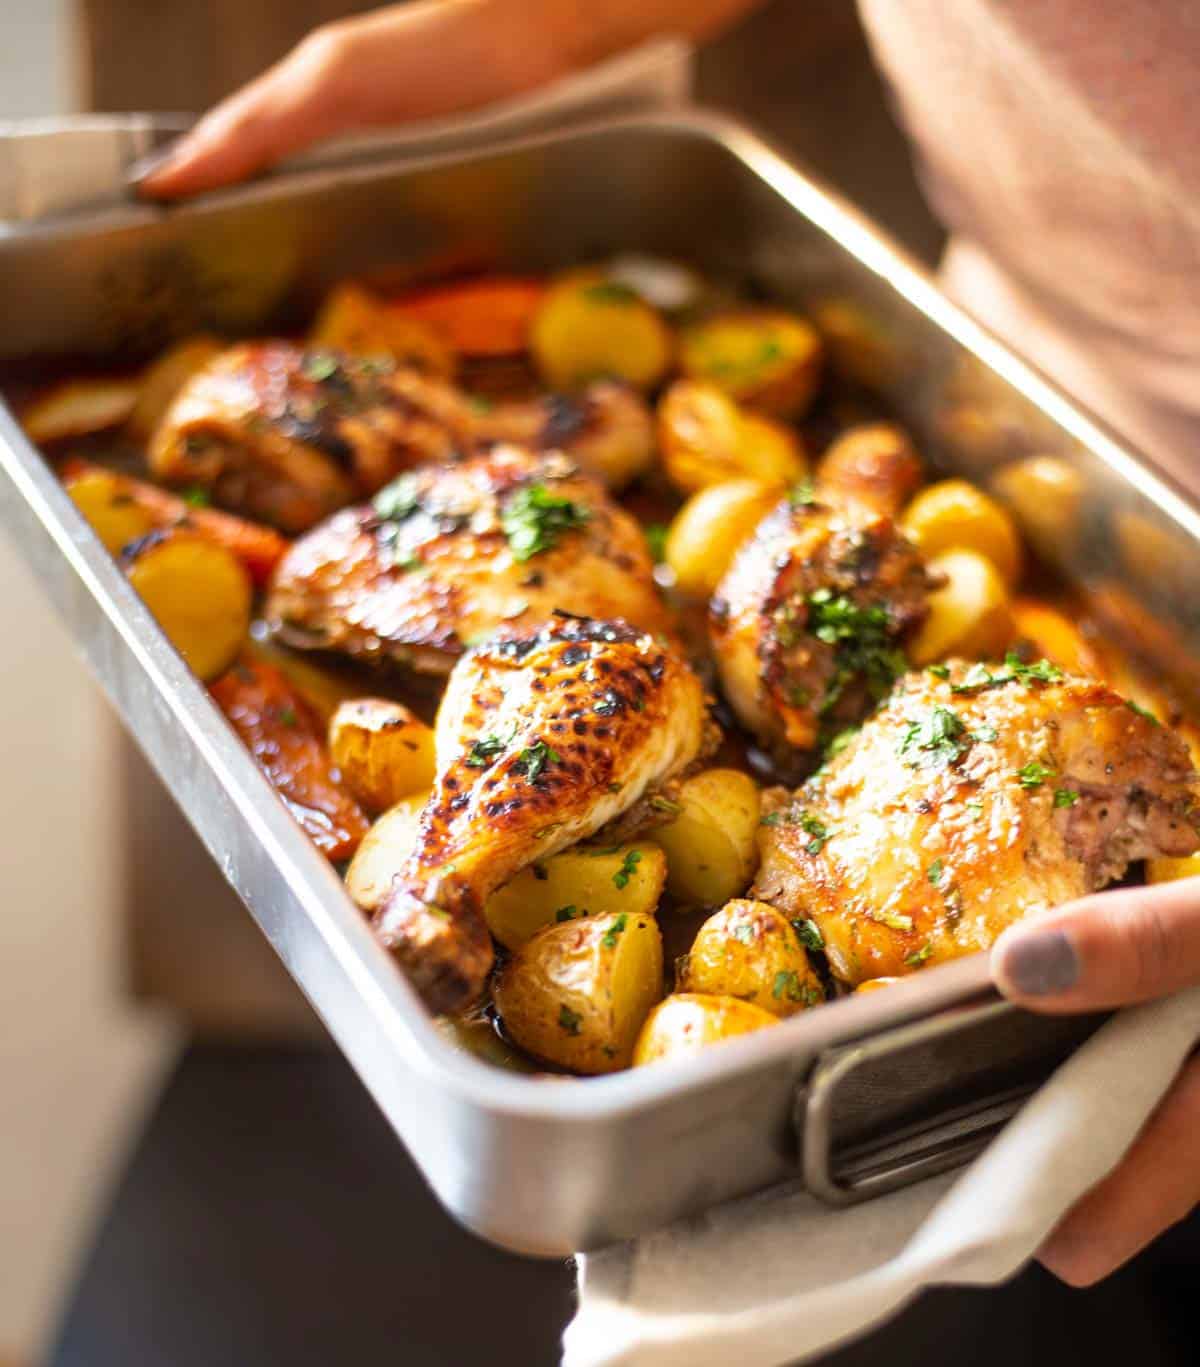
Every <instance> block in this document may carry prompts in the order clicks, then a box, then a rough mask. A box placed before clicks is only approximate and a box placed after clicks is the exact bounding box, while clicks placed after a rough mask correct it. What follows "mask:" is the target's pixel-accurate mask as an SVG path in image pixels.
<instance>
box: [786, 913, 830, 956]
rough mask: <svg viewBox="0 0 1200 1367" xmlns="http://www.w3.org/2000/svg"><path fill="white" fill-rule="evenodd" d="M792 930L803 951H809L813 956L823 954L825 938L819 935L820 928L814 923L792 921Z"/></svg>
mask: <svg viewBox="0 0 1200 1367" xmlns="http://www.w3.org/2000/svg"><path fill="white" fill-rule="evenodd" d="M792 929H793V930H794V931H795V932H796V938H797V939H798V940H799V941H800V943H801V944H802V945H803V946H804V948H805V949H808V950H811V951H812V952H813V953H814V954H823V953H824V952H825V937H824V936H823V935H822V934H821V927H820V926H819V925H817V923H816V921H810V920H803V921H793V922H792Z"/></svg>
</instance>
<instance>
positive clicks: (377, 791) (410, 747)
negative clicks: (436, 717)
mask: <svg viewBox="0 0 1200 1367" xmlns="http://www.w3.org/2000/svg"><path fill="white" fill-rule="evenodd" d="M329 753H330V754H331V755H332V756H333V762H334V764H336V765H337V767H338V769H339V770H340V771H341V775H342V781H343V782H344V783H345V785H346V787H347V788H349V789H350V791H351V792H352V793H353V794H354V796H355V797H356V798H357V799H358V801H359V802H361V803H362V805H363V806H364V807H365V808H366V809H367V811H368V812H382V811H384V810H385V809H386V808H388V807H394V806H395V805H396V803H397V802H399V801H400V799H401V798H402V797H408V796H409V794H410V793H417V792H422V793H423V792H426V791H428V789H429V788H431V787H432V786H433V777H434V771H435V769H436V764H435V761H434V753H433V731H432V729H431V728H430V727H428V726H426V725H425V723H424V722H423V721H422V720H421V719H420V718H419V717H415V716H413V714H412V713H411V712H410V711H409V710H408V708H407V707H405V706H404V705H403V704H402V703H398V702H389V701H388V700H387V699H385V698H355V699H354V700H353V701H351V702H344V703H342V705H341V706H340V707H339V708H338V710H337V711H336V712H335V713H334V714H333V719H332V720H331V721H330V723H329Z"/></svg>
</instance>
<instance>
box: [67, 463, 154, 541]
mask: <svg viewBox="0 0 1200 1367" xmlns="http://www.w3.org/2000/svg"><path fill="white" fill-rule="evenodd" d="M63 486H64V488H65V489H66V491H67V493H68V494H70V496H71V501H72V502H73V503H74V504H75V506H76V507H77V508H78V509H79V511H80V512H81V513H82V514H83V515H84V517H86V518H87V520H88V522H89V523H90V524H91V528H92V531H94V532H95V533H96V535H97V536H98V537H99V538H100V540H101V541H102V542H103V543H104V548H105V550H107V551H108V552H109V553H110V554H111V555H116V554H117V553H118V552H119V551H121V550H122V549H123V548H124V547H125V546H128V545H129V543H130V542H131V541H137V540H139V538H141V537H143V536H145V535H146V534H147V533H148V532H152V531H153V530H154V528H155V527H156V526H158V522H157V521H156V519H154V518H153V517H151V515H150V514H149V513H148V512H147V511H146V509H145V508H142V507H139V506H138V504H137V503H136V502H135V501H134V500H133V499H132V498H130V497H129V495H128V493H126V492H124V491H123V489H122V488H121V479H120V476H118V475H115V474H113V472H112V471H111V470H104V469H101V467H100V466H98V465H89V466H87V467H85V468H83V469H80V470H78V471H76V472H74V473H73V474H71V475H70V476H69V477H67V478H64V480H63Z"/></svg>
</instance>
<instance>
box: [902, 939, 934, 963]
mask: <svg viewBox="0 0 1200 1367" xmlns="http://www.w3.org/2000/svg"><path fill="white" fill-rule="evenodd" d="M932 953H933V945H932V944H931V943H930V942H929V941H928V940H926V941H925V943H924V944H923V945H922V946H921V948H920V949H916V950H914V951H913V952H912V953H911V954H908V955H906V956H905V959H904V962H905V963H906V964H907V965H908V966H909V968H920V967H921V965H922V964H923V963H924V962H925V960H926V959H928V958H929V956H930V955H931V954H932Z"/></svg>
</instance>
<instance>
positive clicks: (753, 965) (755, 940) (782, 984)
mask: <svg viewBox="0 0 1200 1367" xmlns="http://www.w3.org/2000/svg"><path fill="white" fill-rule="evenodd" d="M677 986H678V988H679V990H680V991H681V992H700V993H703V994H705V995H707V996H715V997H736V998H738V1000H739V1001H744V1002H752V1003H753V1004H754V1005H755V1006H761V1007H762V1009H763V1010H764V1011H769V1012H770V1013H771V1014H772V1015H773V1016H792V1015H795V1013H796V1012H797V1011H803V1010H804V1009H805V1008H806V1007H809V1006H819V1005H820V1004H821V1002H823V1001H824V1000H825V989H824V988H823V987H822V986H821V980H820V978H819V977H817V975H816V973H815V972H814V971H813V968H812V965H811V964H810V963H809V961H808V954H807V952H806V951H805V948H804V946H803V945H802V944H801V943H800V936H799V933H798V931H797V929H796V928H795V927H794V926H793V925H792V923H791V921H789V920H788V918H787V917H786V916H784V914H783V913H782V912H780V911H776V910H775V908H774V907H772V906H768V904H767V903H766V902H752V901H748V900H745V899H742V898H738V899H737V900H735V901H733V902H730V903H728V904H727V905H726V906H723V907H722V908H721V910H720V911H718V912H715V913H714V914H713V915H712V916H710V917H709V918H708V920H707V921H705V923H704V924H703V925H702V926H701V927H700V929H699V931H698V932H697V933H696V938H695V940H694V941H693V942H692V947H691V949H690V950H689V951H688V954H687V957H686V958H685V959H684V960H683V961H682V964H681V968H680V972H679V975H678V978H677Z"/></svg>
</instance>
